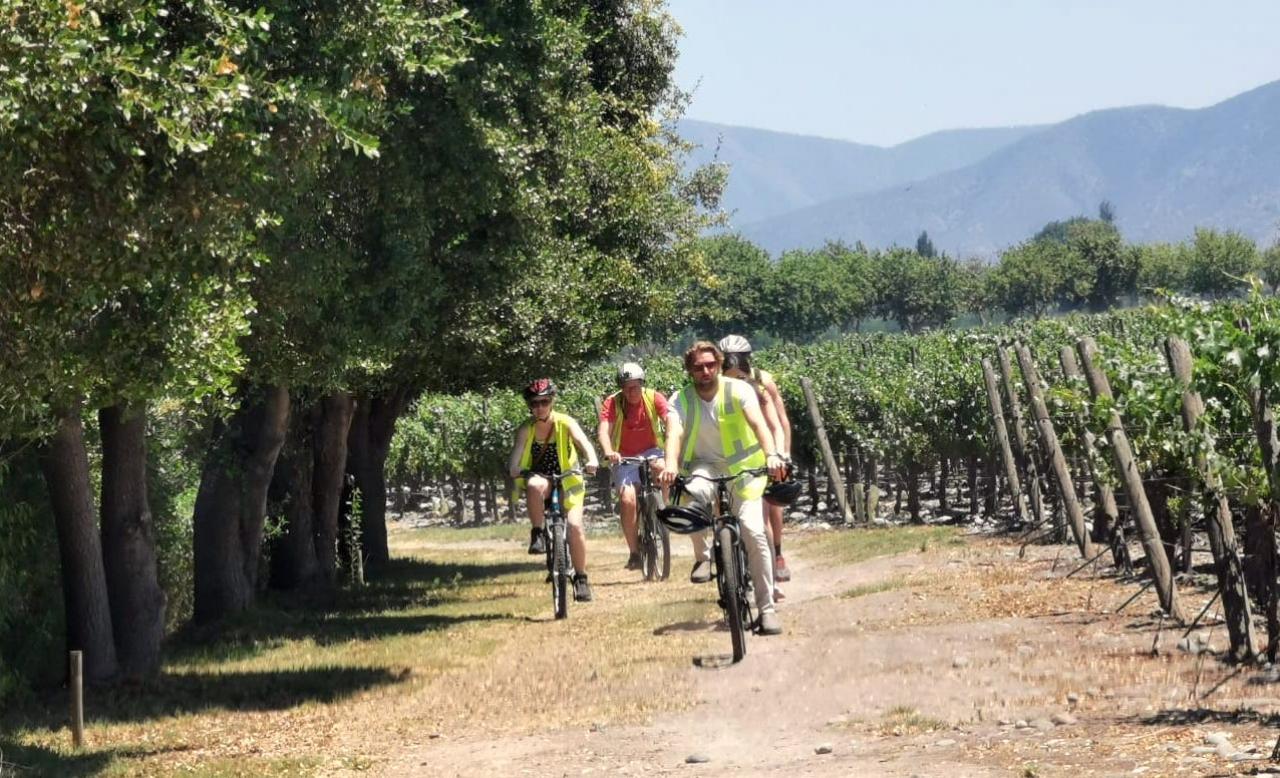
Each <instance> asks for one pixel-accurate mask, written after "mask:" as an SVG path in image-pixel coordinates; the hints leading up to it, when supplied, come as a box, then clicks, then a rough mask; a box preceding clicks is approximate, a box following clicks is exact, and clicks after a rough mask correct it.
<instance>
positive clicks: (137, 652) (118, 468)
mask: <svg viewBox="0 0 1280 778" xmlns="http://www.w3.org/2000/svg"><path fill="white" fill-rule="evenodd" d="M98 426H99V428H100V430H101V434H102V561H103V566H104V569H105V571H106V577H107V596H108V598H109V600H110V603H111V624H112V631H113V633H114V634H115V641H116V655H117V657H118V658H119V661H120V670H121V672H122V673H123V674H124V676H125V678H128V679H130V680H141V679H143V678H147V677H150V676H153V675H155V674H156V673H157V672H159V670H160V643H161V642H162V641H163V640H164V623H165V606H166V600H165V594H164V590H163V589H161V588H160V576H159V572H158V569H157V566H156V544H155V533H154V531H153V528H152V520H151V506H150V504H149V503H148V500H147V415H146V412H145V410H144V407H143V406H141V405H137V406H124V405H115V406H112V407H110V408H103V409H101V410H99V411H98Z"/></svg>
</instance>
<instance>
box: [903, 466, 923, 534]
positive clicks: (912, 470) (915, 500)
mask: <svg viewBox="0 0 1280 778" xmlns="http://www.w3.org/2000/svg"><path fill="white" fill-rule="evenodd" d="M907 510H908V511H910V513H911V523H912V524H923V523H924V519H922V518H921V517H920V468H919V467H918V466H917V465H915V464H914V463H912V464H909V465H907Z"/></svg>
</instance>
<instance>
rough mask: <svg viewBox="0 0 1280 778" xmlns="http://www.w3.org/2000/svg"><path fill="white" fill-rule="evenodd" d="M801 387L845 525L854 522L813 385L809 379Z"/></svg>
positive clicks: (803, 380) (802, 382)
mask: <svg viewBox="0 0 1280 778" xmlns="http://www.w3.org/2000/svg"><path fill="white" fill-rule="evenodd" d="M800 387H801V388H802V389H803V390H804V401H805V403H807V404H808V406H809V418H810V419H812V420H813V432H814V435H815V437H817V438H818V447H819V448H820V449H822V461H823V463H824V464H826V466H827V477H828V478H830V479H831V486H832V489H833V491H835V493H836V499H837V500H838V501H839V502H840V515H841V516H843V517H844V523H845V524H851V523H852V522H853V514H852V513H850V512H849V501H848V499H846V498H845V494H844V479H843V478H841V477H840V466H839V465H837V464H836V457H835V454H833V453H831V443H830V442H828V441H827V430H826V428H825V427H823V425H822V411H821V410H819V409H818V401H817V399H816V398H815V397H814V394H813V383H812V382H811V381H810V380H809V379H808V378H801V379H800Z"/></svg>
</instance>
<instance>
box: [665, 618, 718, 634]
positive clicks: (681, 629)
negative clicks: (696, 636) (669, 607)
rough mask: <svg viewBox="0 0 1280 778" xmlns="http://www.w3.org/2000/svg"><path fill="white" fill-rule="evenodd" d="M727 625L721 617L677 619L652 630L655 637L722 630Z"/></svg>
mask: <svg viewBox="0 0 1280 778" xmlns="http://www.w3.org/2000/svg"><path fill="white" fill-rule="evenodd" d="M726 629H727V627H725V625H724V620H723V619H716V620H711V621H708V620H706V619H700V620H695V621H677V622H675V623H673V624H665V625H663V626H661V627H658V628H657V629H655V630H654V631H653V634H654V635H655V636H656V637H662V636H663V635H678V634H681V633H688V632H723V631H724V630H726Z"/></svg>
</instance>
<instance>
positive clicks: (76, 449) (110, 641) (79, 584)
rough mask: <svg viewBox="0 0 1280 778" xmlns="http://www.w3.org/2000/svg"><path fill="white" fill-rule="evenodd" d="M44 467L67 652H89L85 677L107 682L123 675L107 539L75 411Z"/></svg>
mask: <svg viewBox="0 0 1280 778" xmlns="http://www.w3.org/2000/svg"><path fill="white" fill-rule="evenodd" d="M40 469H41V471H42V472H43V473H44V480H45V484H46V485H47V486H48V488H49V502H50V504H51V506H52V508H53V521H54V527H55V529H56V531H57V534H58V552H59V557H60V559H61V563H62V597H63V602H64V605H65V609H66V619H67V649H68V650H79V651H83V652H84V675H85V679H86V680H88V681H90V682H93V683H103V682H106V681H110V680H112V679H114V678H115V677H116V676H117V675H118V674H119V672H120V664H119V662H118V659H117V655H116V646H115V637H114V635H113V633H112V625H111V605H110V602H109V600H108V597H107V575H106V571H105V570H104V568H103V564H102V538H101V536H100V535H99V534H98V526H97V524H98V522H97V517H96V516H94V514H93V487H92V486H91V485H90V482H89V456H88V454H87V453H86V452H85V446H84V427H83V425H81V423H80V415H79V413H78V412H76V411H68V412H66V413H64V414H63V415H62V416H61V417H60V418H59V419H58V428H57V431H55V432H54V433H53V435H52V436H51V437H50V438H49V439H48V440H46V441H45V442H44V444H43V445H42V446H41V448H40Z"/></svg>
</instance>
